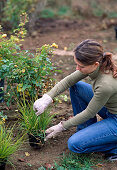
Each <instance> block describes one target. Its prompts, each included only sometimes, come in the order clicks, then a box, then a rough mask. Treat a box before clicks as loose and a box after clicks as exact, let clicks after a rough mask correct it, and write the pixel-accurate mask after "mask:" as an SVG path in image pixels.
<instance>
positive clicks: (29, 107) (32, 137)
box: [18, 97, 55, 149]
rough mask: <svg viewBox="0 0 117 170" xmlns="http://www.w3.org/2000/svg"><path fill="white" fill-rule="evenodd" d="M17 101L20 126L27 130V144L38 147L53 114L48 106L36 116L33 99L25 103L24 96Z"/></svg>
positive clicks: (41, 144) (41, 142) (42, 141)
mask: <svg viewBox="0 0 117 170" xmlns="http://www.w3.org/2000/svg"><path fill="white" fill-rule="evenodd" d="M21 101H23V102H18V110H19V113H20V126H21V128H22V130H24V131H25V132H27V134H28V137H29V144H30V146H32V147H34V148H38V149H40V148H41V147H42V146H43V145H44V144H45V142H44V138H45V130H46V129H47V127H48V126H49V124H50V123H51V121H52V120H53V117H54V116H55V114H51V113H50V108H48V109H46V111H44V113H43V114H41V115H40V116H36V114H35V111H34V110H33V103H34V102H33V101H32V102H30V103H28V104H27V101H26V100H25V97H24V98H23V99H22V100H21Z"/></svg>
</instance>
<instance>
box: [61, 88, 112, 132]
mask: <svg viewBox="0 0 117 170" xmlns="http://www.w3.org/2000/svg"><path fill="white" fill-rule="evenodd" d="M112 91H113V90H112V88H111V87H108V88H105V87H104V86H103V85H102V86H101V87H100V86H99V87H98V88H97V89H96V91H95V92H94V96H93V98H92V99H91V101H90V102H89V104H88V106H87V108H86V109H85V110H83V111H82V112H81V113H79V114H77V115H76V116H74V117H73V118H71V119H69V120H67V121H64V122H63V126H64V128H66V129H69V128H70V127H72V126H77V125H80V124H82V123H84V122H86V121H87V120H89V119H90V118H93V117H94V116H95V115H96V114H97V113H98V111H100V109H101V108H102V107H103V106H104V105H105V104H106V103H107V101H108V100H109V98H110V97H111V95H112V93H113V92H112Z"/></svg>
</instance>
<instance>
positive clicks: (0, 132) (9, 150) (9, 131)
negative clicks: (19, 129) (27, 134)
mask: <svg viewBox="0 0 117 170" xmlns="http://www.w3.org/2000/svg"><path fill="white" fill-rule="evenodd" d="M3 121H4V119H3ZM1 122H2V121H1ZM22 143H23V137H18V136H17V137H14V126H13V127H11V128H6V127H5V125H4V122H3V123H1V124H0V169H1V170H4V169H5V165H6V163H7V162H10V161H9V158H10V156H11V155H12V154H14V153H15V152H16V151H17V150H18V149H19V148H20V146H21V144H22Z"/></svg>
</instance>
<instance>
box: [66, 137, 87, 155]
mask: <svg viewBox="0 0 117 170" xmlns="http://www.w3.org/2000/svg"><path fill="white" fill-rule="evenodd" d="M68 149H69V150H70V151H72V152H76V153H83V152H84V151H83V149H82V148H81V147H80V143H79V144H78V143H77V145H76V140H75V139H74V137H72V136H71V137H70V138H69V139H68Z"/></svg>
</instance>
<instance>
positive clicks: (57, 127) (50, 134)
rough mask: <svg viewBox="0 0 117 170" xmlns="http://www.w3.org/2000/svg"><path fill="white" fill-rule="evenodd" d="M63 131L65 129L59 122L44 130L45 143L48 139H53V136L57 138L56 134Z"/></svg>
mask: <svg viewBox="0 0 117 170" xmlns="http://www.w3.org/2000/svg"><path fill="white" fill-rule="evenodd" d="M64 130H66V129H65V128H64V127H63V125H62V122H60V123H59V124H58V125H55V126H52V127H50V128H49V129H47V130H46V134H47V136H46V138H45V141H47V140H48V139H49V138H54V137H55V136H57V134H58V133H60V132H62V131H64Z"/></svg>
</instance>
